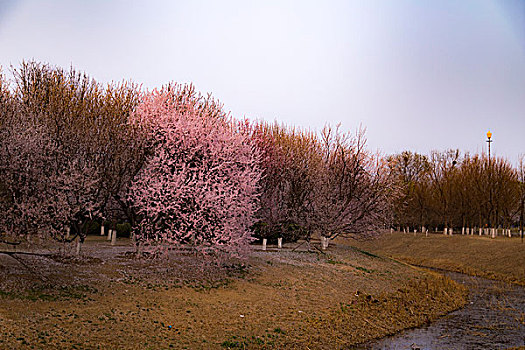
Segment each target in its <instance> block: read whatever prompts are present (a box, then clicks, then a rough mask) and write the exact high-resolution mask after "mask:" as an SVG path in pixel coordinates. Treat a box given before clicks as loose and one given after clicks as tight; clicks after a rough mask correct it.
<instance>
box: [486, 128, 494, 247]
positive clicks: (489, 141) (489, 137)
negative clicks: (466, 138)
mask: <svg viewBox="0 0 525 350" xmlns="http://www.w3.org/2000/svg"><path fill="white" fill-rule="evenodd" d="M487 143H488V144H489V169H488V170H489V208H490V210H489V229H490V230H491V232H490V235H491V237H492V238H494V234H493V233H492V230H494V229H493V228H492V211H493V210H492V209H493V208H492V183H491V180H492V179H491V173H492V167H491V163H490V144H491V143H492V133H491V132H490V130H489V131H488V132H487Z"/></svg>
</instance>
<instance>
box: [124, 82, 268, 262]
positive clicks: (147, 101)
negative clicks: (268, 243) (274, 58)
mask: <svg viewBox="0 0 525 350" xmlns="http://www.w3.org/2000/svg"><path fill="white" fill-rule="evenodd" d="M190 90H191V89H190ZM187 92H188V87H187V86H186V87H184V86H179V85H172V86H169V87H168V88H164V89H162V90H160V91H153V92H151V93H149V94H147V95H146V96H145V97H144V99H143V102H142V103H141V104H140V105H139V106H138V108H137V111H136V112H135V113H134V114H133V115H132V117H131V119H130V122H131V123H132V124H134V125H137V126H139V127H140V128H141V130H142V131H143V133H144V137H145V138H146V140H147V146H146V154H147V155H148V157H147V159H146V163H145V165H144V167H143V169H142V170H141V171H140V172H139V174H138V175H137V176H136V178H135V179H134V180H133V182H132V185H131V187H130V194H129V199H130V201H131V202H132V203H133V205H134V207H135V208H136V211H137V213H138V216H139V218H140V221H139V223H138V226H137V227H136V228H135V230H136V237H137V238H138V240H139V241H140V242H141V244H143V245H144V247H145V248H146V249H148V248H149V249H154V250H158V249H166V248H170V247H179V248H180V247H182V246H191V247H193V248H195V249H197V250H198V251H200V252H204V253H208V252H226V253H228V254H229V255H230V256H231V255H234V256H242V255H243V254H244V253H245V252H246V251H247V250H248V249H249V243H250V242H251V241H252V236H251V233H250V230H249V228H250V226H251V225H252V224H253V222H254V215H255V212H256V210H257V200H258V191H259V190H258V181H259V178H260V171H259V168H258V157H259V152H258V150H257V149H256V148H254V147H253V145H252V144H251V142H250V140H249V138H248V137H246V136H245V135H244V133H242V132H239V130H238V128H237V127H236V125H235V124H234V123H233V122H232V121H231V120H229V119H228V118H227V117H226V116H225V115H224V113H223V112H222V110H221V109H220V106H219V105H217V104H209V103H208V104H202V103H198V102H196V100H195V98H192V96H191V94H189V95H188V93H187Z"/></svg>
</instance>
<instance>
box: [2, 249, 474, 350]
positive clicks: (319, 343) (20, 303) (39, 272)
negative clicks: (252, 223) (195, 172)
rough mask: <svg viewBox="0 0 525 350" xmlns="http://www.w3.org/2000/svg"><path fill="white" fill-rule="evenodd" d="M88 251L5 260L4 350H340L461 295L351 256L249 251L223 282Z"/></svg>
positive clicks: (431, 276)
mask: <svg viewBox="0 0 525 350" xmlns="http://www.w3.org/2000/svg"><path fill="white" fill-rule="evenodd" d="M85 248H86V249H85V251H86V254H88V255H90V254H91V255H92V256H91V258H90V259H87V260H85V261H84V262H74V261H73V262H64V261H60V260H59V259H54V260H53V259H49V258H38V257H30V256H26V257H23V259H26V260H25V262H26V263H27V265H28V266H29V267H30V270H28V269H26V268H22V267H21V266H20V265H19V263H18V262H17V261H15V260H14V259H12V258H11V257H8V256H6V255H2V254H0V289H1V290H2V291H3V292H0V302H1V303H0V348H23V349H25V348H27V349H30V348H38V349H41V348H49V349H56V348H67V349H71V348H83V349H93V348H129V349H149V348H151V349H158V348H170V347H171V348H176V349H183V348H188V349H209V348H212V349H215V348H217V349H226V348H241V349H242V348H250V349H252V348H266V349H270V348H297V349H305V348H307V347H308V348H310V349H334V348H345V347H350V346H351V345H352V344H355V343H359V342H362V341H366V340H368V339H371V338H375V337H380V336H384V335H386V334H391V333H394V332H396V331H398V330H400V329H402V328H406V327H413V326H417V325H419V324H422V323H425V322H429V321H430V320H433V319H435V318H436V317H438V316H440V315H443V314H445V313H447V312H449V311H451V310H453V309H456V308H458V307H460V306H462V305H463V304H464V302H465V297H466V291H465V289H464V288H463V287H461V286H459V285H458V284H456V283H454V282H452V281H451V280H449V279H447V278H444V277H442V276H440V275H438V274H435V273H429V272H425V271H423V270H421V269H414V268H412V267H410V266H406V265H404V264H400V263H397V262H394V261H391V260H389V259H383V258H379V257H374V256H371V255H369V254H366V253H363V252H360V251H358V250H356V249H353V248H351V247H347V246H339V247H335V246H334V247H331V248H330V251H329V252H328V255H326V256H324V255H318V254H313V253H307V252H298V253H292V252H289V251H288V252H254V253H253V254H252V256H251V257H250V259H249V266H250V267H249V268H248V269H239V268H233V269H230V270H229V271H226V272H224V271H223V272H221V271H220V270H215V269H203V270H202V271H200V272H195V270H194V269H188V268H186V266H190V265H191V261H190V260H188V257H174V258H173V259H172V260H171V261H170V262H169V263H162V264H159V263H158V262H156V261H146V262H144V261H137V260H133V259H130V258H129V257H126V255H124V254H122V250H124V248H125V246H120V247H117V248H115V247H110V246H109V244H108V243H106V242H104V241H101V240H100V239H95V240H91V241H89V242H88V243H87V246H86V247H85ZM115 249H117V250H118V249H121V251H120V253H118V254H117V253H115ZM13 279H16V283H14V282H13Z"/></svg>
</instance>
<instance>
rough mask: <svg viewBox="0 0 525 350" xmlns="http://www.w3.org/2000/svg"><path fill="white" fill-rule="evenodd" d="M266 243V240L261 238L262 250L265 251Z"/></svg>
mask: <svg viewBox="0 0 525 350" xmlns="http://www.w3.org/2000/svg"><path fill="white" fill-rule="evenodd" d="M267 242H268V240H267V239H266V238H263V245H262V250H266V243H267Z"/></svg>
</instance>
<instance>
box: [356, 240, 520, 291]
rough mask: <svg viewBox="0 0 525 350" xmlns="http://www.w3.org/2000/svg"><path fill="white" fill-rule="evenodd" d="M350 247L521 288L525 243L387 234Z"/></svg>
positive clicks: (518, 241)
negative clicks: (508, 283) (514, 284)
mask: <svg viewBox="0 0 525 350" xmlns="http://www.w3.org/2000/svg"><path fill="white" fill-rule="evenodd" d="M352 244H355V245H357V246H359V247H360V248H361V249H364V250H368V251H372V252H374V253H376V254H380V255H384V256H389V257H391V258H394V259H397V260H401V261H404V262H407V263H411V264H415V265H421V266H428V267H435V268H440V269H445V270H450V271H457V272H463V273H466V274H470V275H473V276H481V277H486V278H490V279H496V280H502V281H507V282H512V283H516V284H520V285H525V243H521V239H520V238H518V237H513V238H508V237H507V238H505V237H498V238H495V239H491V238H488V237H483V236H482V237H479V236H466V235H465V236H463V235H454V236H445V235H442V234H431V235H429V236H428V237H425V236H424V235H422V234H417V235H413V234H404V233H392V234H389V233H387V234H385V235H383V236H381V237H380V238H379V239H376V240H371V241H367V242H353V243H352Z"/></svg>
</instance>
